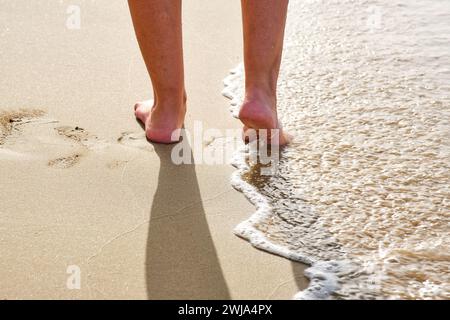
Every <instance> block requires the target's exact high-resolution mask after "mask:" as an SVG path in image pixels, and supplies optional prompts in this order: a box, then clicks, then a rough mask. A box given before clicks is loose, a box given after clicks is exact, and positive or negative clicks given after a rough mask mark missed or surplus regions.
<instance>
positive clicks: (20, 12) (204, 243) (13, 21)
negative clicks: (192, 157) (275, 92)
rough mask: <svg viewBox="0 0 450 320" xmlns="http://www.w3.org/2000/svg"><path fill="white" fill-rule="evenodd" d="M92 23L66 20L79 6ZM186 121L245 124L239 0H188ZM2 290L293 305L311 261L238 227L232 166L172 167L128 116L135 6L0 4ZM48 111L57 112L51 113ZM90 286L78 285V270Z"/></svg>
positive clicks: (135, 92) (145, 87)
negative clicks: (228, 89)
mask: <svg viewBox="0 0 450 320" xmlns="http://www.w3.org/2000/svg"><path fill="white" fill-rule="evenodd" d="M72 4H77V5H79V6H80V8H81V29H80V30H69V29H67V28H66V19H67V17H68V15H67V14H66V10H67V7H68V6H69V5H72ZM184 7H185V8H184V10H185V11H184V16H185V17H184V18H185V19H184V27H185V55H186V74H187V86H188V90H189V94H190V99H189V110H190V111H189V115H188V118H187V122H186V126H187V128H191V127H192V124H193V121H195V120H202V121H203V124H204V126H205V128H211V127H213V128H218V129H226V128H239V123H238V121H236V120H235V119H233V118H232V117H231V116H230V114H229V112H228V101H226V100H225V99H223V98H222V97H221V96H220V92H221V90H222V79H223V78H224V77H225V76H226V75H227V72H228V70H229V69H231V68H233V67H234V66H235V65H236V64H238V63H239V62H240V61H241V60H242V56H241V47H242V44H241V28H240V19H241V18H240V12H239V10H240V8H239V2H238V1H226V0H215V1H198V0H189V1H184ZM0 8H1V10H0V61H1V65H0V70H1V72H0V74H1V77H0V122H1V123H0V128H1V130H2V133H3V134H2V135H1V136H0V203H1V206H0V279H1V285H0V299H38V298H42V299H55V298H56V299H72V298H73V299H81V298H82V299H104V298H108V299H148V298H150V299H154V298H156V299H159V298H163V299H179V298H182V299H183V298H187V299H189V298H205V299H208V298H209V299H212V298H222V299H227V298H232V299H266V298H274V299H290V298H292V296H293V295H294V294H295V293H296V292H297V291H299V290H301V289H302V288H304V287H305V285H306V284H307V282H306V279H305V278H304V276H303V269H304V266H303V265H301V264H296V263H291V262H290V261H288V260H285V259H282V258H279V257H276V256H273V255H270V254H267V253H264V252H261V251H258V250H256V249H254V248H252V247H251V246H250V245H249V244H248V243H246V242H245V241H243V240H241V239H239V238H237V237H236V236H235V235H233V233H232V230H233V228H234V227H235V226H236V225H237V224H238V223H239V222H241V221H242V220H244V219H245V218H246V217H248V216H249V215H250V214H251V213H252V212H253V211H254V208H253V207H252V206H251V205H250V203H249V202H248V201H247V200H246V199H245V198H244V196H243V195H242V194H240V193H238V192H237V191H235V190H234V189H233V188H232V187H231V185H230V182H229V178H230V175H231V173H232V172H233V170H234V169H233V168H232V167H231V166H229V165H220V166H219V165H216V166H207V165H196V166H186V165H184V166H175V165H173V164H172V162H171V161H170V147H163V146H152V145H150V144H148V143H146V141H145V140H144V139H143V133H142V130H141V127H140V126H139V124H138V123H137V122H136V121H135V119H134V117H133V114H132V106H133V104H134V102H135V101H137V100H140V99H144V98H149V93H150V92H151V89H150V87H149V79H148V76H147V74H146V71H145V67H144V65H143V62H142V60H141V56H140V53H139V51H138V47H137V44H136V40H135V38H134V33H133V30H132V25H131V20H130V17H129V14H128V8H127V5H126V2H125V1H106V0H101V1H100V0H98V1H89V0H85V1H59V2H56V1H51V0H46V1H36V2H30V1H25V0H20V1H19V0H18V1H0ZM44 113H45V114H44ZM71 265H75V266H78V267H79V268H80V270H81V289H80V290H70V289H68V288H67V285H66V283H67V279H68V277H69V274H67V269H68V267H69V266H71Z"/></svg>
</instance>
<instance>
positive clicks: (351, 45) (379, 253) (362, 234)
mask: <svg viewBox="0 0 450 320" xmlns="http://www.w3.org/2000/svg"><path fill="white" fill-rule="evenodd" d="M242 84H243V74H242V67H241V66H240V67H238V68H237V69H236V70H234V71H233V74H232V75H231V76H230V77H228V78H227V79H226V86H227V87H226V89H225V94H226V95H227V96H229V97H231V98H233V101H232V109H233V110H234V111H236V110H235V109H236V107H237V106H238V105H239V101H240V100H241V98H242ZM279 100H280V101H279V110H280V114H281V118H282V122H283V124H284V127H285V129H287V130H288V131H290V132H291V133H293V134H294V135H295V137H296V138H295V141H294V143H292V144H291V145H290V146H288V147H287V148H285V149H284V150H282V153H281V159H280V163H279V167H278V169H277V171H276V173H275V174H273V175H270V176H267V175H261V174H260V171H259V168H258V167H257V166H253V165H250V164H249V163H248V161H247V158H246V156H248V154H246V153H245V152H244V151H243V152H242V153H240V154H239V155H238V156H237V161H236V164H237V166H238V168H239V170H238V171H237V173H236V175H235V176H234V178H233V179H234V184H235V186H236V187H237V188H238V189H240V190H242V191H243V192H244V193H245V194H246V196H247V197H248V198H249V199H250V200H251V201H252V202H253V203H254V204H255V205H256V206H257V208H258V211H257V212H256V213H255V214H254V215H253V216H252V217H251V218H250V219H249V220H247V221H245V222H243V223H242V224H240V225H239V226H238V227H237V228H236V233H237V234H238V235H239V236H241V237H243V238H246V239H248V240H249V241H250V242H251V243H252V244H253V245H254V246H256V247H258V248H260V249H263V250H267V251H270V252H273V253H276V254H279V255H282V256H284V257H287V258H289V259H293V260H297V261H303V262H306V263H309V264H311V268H309V269H308V270H307V272H306V275H307V276H308V277H309V278H310V279H311V284H310V287H309V288H308V289H307V290H305V291H303V292H300V293H299V294H298V295H297V296H296V298H299V299H302V298H303V299H305V298H306V299H308V298H333V299H363V298H364V299H384V298H389V299H449V298H450V273H449V267H450V255H449V252H450V250H449V244H450V237H449V231H450V228H449V223H450V219H449V217H450V202H449V196H450V1H439V0H419V1H406V0H403V1H400V0H393V1H375V0H374V1H363V0H353V1H350V0H347V1H345V0H342V1H291V4H290V13H289V18H288V30H287V35H286V43H285V52H284V59H283V66H282V73H281V76H280V82H279Z"/></svg>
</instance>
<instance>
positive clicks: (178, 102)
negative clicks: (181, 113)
mask: <svg viewBox="0 0 450 320" xmlns="http://www.w3.org/2000/svg"><path fill="white" fill-rule="evenodd" d="M186 103H187V95H186V91H184V90H183V91H182V92H181V93H180V92H172V94H167V93H165V94H158V97H157V103H156V105H155V109H158V110H164V109H168V110H174V109H176V110H185V109H186Z"/></svg>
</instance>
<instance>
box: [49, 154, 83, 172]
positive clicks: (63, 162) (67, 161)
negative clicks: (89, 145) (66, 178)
mask: <svg viewBox="0 0 450 320" xmlns="http://www.w3.org/2000/svg"><path fill="white" fill-rule="evenodd" d="M81 157H82V155H81V154H74V155H71V156H68V157H61V158H58V159H54V160H50V161H49V162H48V165H49V167H54V168H57V169H67V168H71V167H73V166H74V165H76V164H77V163H78V162H79V161H80V159H81Z"/></svg>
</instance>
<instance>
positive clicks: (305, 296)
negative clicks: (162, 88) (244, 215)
mask: <svg viewBox="0 0 450 320" xmlns="http://www.w3.org/2000/svg"><path fill="white" fill-rule="evenodd" d="M243 77H244V68H243V64H242V63H241V64H239V65H238V66H237V67H236V68H234V69H232V70H230V74H229V75H228V76H227V77H226V78H225V79H224V81H223V83H224V89H223V91H222V95H223V96H224V97H226V98H227V99H229V100H230V101H231V102H230V112H231V114H232V116H233V117H235V118H238V112H239V106H240V104H241V100H242V97H240V96H239V94H238V92H239V90H240V89H241V87H242V85H241V83H240V81H239V80H241V79H243ZM246 153H247V152H246V148H245V146H244V147H242V148H241V149H240V150H238V151H237V153H236V154H235V155H234V157H233V160H232V165H233V166H234V167H235V168H236V169H237V170H236V171H235V172H234V173H233V174H232V176H231V184H232V186H233V187H234V188H235V189H236V190H238V191H240V192H242V193H243V194H244V196H245V197H246V198H247V199H248V200H249V201H250V202H251V203H252V204H253V205H254V206H255V207H256V211H255V212H254V213H253V214H252V215H251V216H250V218H248V219H247V220H245V221H243V222H241V223H240V224H239V225H237V226H236V227H235V229H234V231H233V232H234V234H235V235H237V236H238V237H240V238H243V239H245V240H247V241H248V242H249V243H250V244H251V245H252V246H253V247H255V248H257V249H260V250H263V251H266V252H269V253H272V254H275V255H278V256H281V257H284V258H286V259H289V260H292V261H296V262H301V263H305V264H308V265H310V267H309V268H308V269H306V270H305V276H306V277H307V278H308V279H309V280H310V284H309V287H308V288H306V289H305V290H303V291H300V292H299V293H297V294H296V295H295V296H294V297H293V299H294V300H317V299H321V300H323V299H330V298H331V295H332V293H334V292H336V291H337V290H338V289H339V285H338V276H337V273H338V272H339V270H341V269H342V268H343V267H345V266H343V265H342V262H340V261H317V260H315V259H313V258H311V257H308V256H305V255H301V254H298V253H296V252H293V251H291V250H289V249H288V248H286V247H283V246H280V245H277V244H275V243H273V242H271V241H270V240H269V239H268V238H267V237H266V236H265V235H264V233H263V232H261V231H259V230H258V229H256V228H255V227H254V225H256V224H258V223H259V222H261V221H263V220H264V218H266V217H268V216H270V214H271V208H270V205H269V203H268V202H267V200H266V199H265V198H264V197H263V196H262V195H261V194H260V193H258V191H257V190H256V189H255V188H254V187H253V186H252V185H250V184H249V183H247V182H245V181H244V180H242V179H241V176H242V175H243V174H245V173H246V172H247V171H248V170H249V167H248V165H247V163H246V161H245V160H246Z"/></svg>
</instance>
